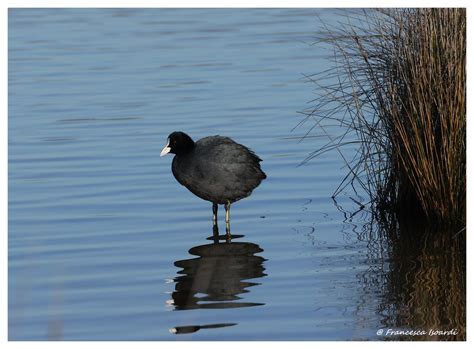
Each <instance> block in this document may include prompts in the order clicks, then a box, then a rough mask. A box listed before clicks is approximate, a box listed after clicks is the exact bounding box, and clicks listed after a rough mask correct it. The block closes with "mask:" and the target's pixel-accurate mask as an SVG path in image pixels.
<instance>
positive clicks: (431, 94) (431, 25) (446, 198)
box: [303, 8, 466, 229]
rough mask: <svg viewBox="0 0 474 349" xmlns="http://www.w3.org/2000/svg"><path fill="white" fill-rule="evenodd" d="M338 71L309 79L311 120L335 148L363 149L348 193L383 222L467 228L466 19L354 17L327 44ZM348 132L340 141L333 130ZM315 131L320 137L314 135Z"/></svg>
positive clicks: (440, 13)
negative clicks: (355, 192)
mask: <svg viewBox="0 0 474 349" xmlns="http://www.w3.org/2000/svg"><path fill="white" fill-rule="evenodd" d="M318 43H320V44H329V47H331V48H332V49H333V52H334V63H335V64H334V66H333V68H331V69H329V70H326V71H324V72H322V73H319V74H315V75H311V76H308V78H309V79H311V81H313V82H314V83H316V84H317V87H318V88H317V94H318V96H317V98H316V99H315V100H314V101H313V102H314V103H313V105H312V107H311V108H310V109H308V110H305V111H304V112H303V114H305V119H304V121H306V120H309V119H312V120H314V121H315V123H316V124H315V125H317V126H319V128H318V129H320V130H323V131H324V132H325V133H326V134H327V135H328V137H329V142H328V143H327V144H326V145H325V146H324V147H322V148H320V149H318V150H316V151H315V152H313V153H312V154H310V155H309V156H308V158H307V160H309V159H311V158H313V157H315V156H317V155H319V154H321V153H323V152H326V151H328V150H332V149H337V150H338V151H339V152H340V154H341V155H343V156H344V152H343V151H341V149H342V148H343V147H344V146H350V147H354V146H356V147H357V156H356V157H355V158H354V159H352V160H351V159H348V158H347V157H345V156H344V159H345V160H346V165H347V168H348V175H347V176H346V178H345V179H344V181H343V182H342V183H341V185H340V187H339V188H337V190H336V192H335V196H336V195H338V194H339V193H340V192H341V191H342V190H343V189H344V188H345V187H347V186H349V185H352V187H353V188H363V189H364V190H365V191H366V193H367V194H368V196H369V198H370V200H369V201H370V203H371V204H372V205H374V207H375V208H376V210H375V211H376V212H378V213H379V214H382V215H383V214H385V213H387V212H396V214H397V216H398V217H404V218H415V219H417V220H419V219H426V221H427V222H430V223H435V224H437V225H440V224H441V225H451V226H453V227H457V228H458V229H459V228H462V227H464V225H465V215H466V11H465V9H458V8H452V9H441V8H436V9H389V10H373V11H372V10H370V11H364V12H363V14H361V13H355V14H354V13H352V14H349V15H347V17H346V20H345V21H344V23H342V24H341V23H340V24H339V25H338V26H337V27H326V28H325V31H324V33H323V34H321V35H320V38H319V40H318ZM334 126H337V127H340V126H343V129H344V132H343V133H342V134H340V133H339V134H338V135H337V136H334V135H331V132H332V131H331V130H328V129H329V128H331V127H334ZM311 129H312V130H313V129H314V126H313V128H311Z"/></svg>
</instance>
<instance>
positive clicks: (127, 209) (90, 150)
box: [8, 9, 384, 340]
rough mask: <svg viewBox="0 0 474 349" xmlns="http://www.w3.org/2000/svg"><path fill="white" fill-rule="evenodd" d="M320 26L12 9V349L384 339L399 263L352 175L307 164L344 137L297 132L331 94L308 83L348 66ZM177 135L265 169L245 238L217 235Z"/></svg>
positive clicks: (251, 13) (333, 163)
mask: <svg viewBox="0 0 474 349" xmlns="http://www.w3.org/2000/svg"><path fill="white" fill-rule="evenodd" d="M316 14H319V15H320V16H322V17H323V18H325V19H326V20H327V21H329V22H331V21H335V20H336V19H337V12H336V11H334V10H317V9H226V10H214V9H180V10H176V9H10V11H9V57H8V62H9V125H8V127H9V130H8V131H9V239H8V241H9V246H8V251H9V260H8V262H9V265H8V267H9V285H8V292H9V308H8V311H9V313H8V318H9V339H10V340H263V339H265V340H322V339H326V340H336V339H338V340H350V339H375V338H377V336H376V334H375V332H376V330H377V329H378V328H381V327H384V325H383V324H381V319H382V315H381V314H380V312H378V311H377V310H378V307H379V301H380V299H381V294H380V292H378V291H377V287H371V285H370V284H369V283H370V282H369V281H367V278H366V275H367V273H369V274H370V272H371V271H372V270H373V269H374V268H378V266H379V262H380V261H379V259H377V258H374V256H373V250H371V249H370V246H369V247H368V246H367V242H365V241H364V239H360V236H359V235H358V234H357V229H358V225H357V224H358V223H354V222H350V221H349V220H347V219H346V218H347V217H345V216H344V214H343V213H341V212H340V211H339V210H338V207H337V206H336V205H335V204H334V202H333V201H332V200H331V195H332V194H333V192H334V190H335V189H336V188H337V186H338V185H339V183H340V181H341V180H342V179H343V177H344V175H345V170H344V169H343V166H344V163H343V162H342V160H341V158H340V157H339V155H338V154H337V153H326V154H324V155H322V156H320V157H319V158H317V159H315V160H313V161H311V162H309V163H307V164H306V165H304V166H298V165H299V164H300V163H301V162H302V161H303V160H304V159H305V157H306V156H307V155H308V154H309V153H310V152H311V151H313V150H315V149H317V148H318V147H320V146H322V145H323V144H325V143H326V142H327V138H325V137H323V136H321V137H310V138H307V139H305V140H304V141H302V142H300V141H299V140H298V137H301V136H302V135H303V134H305V132H306V131H307V130H308V128H305V127H303V128H297V129H296V130H294V131H292V129H293V127H294V126H296V124H297V123H298V122H299V121H300V120H301V117H300V116H299V114H298V113H297V111H298V110H302V109H304V108H306V107H307V106H308V104H307V102H308V101H310V100H311V99H312V98H314V95H313V89H314V88H315V86H314V85H312V84H310V83H308V81H307V80H306V79H305V78H304V76H303V74H311V73H314V72H316V71H320V70H322V69H325V68H326V67H327V66H329V64H330V61H329V60H328V58H327V57H328V55H329V54H330V52H328V51H325V50H324V49H323V48H322V47H320V46H318V45H311V43H313V42H314V37H315V33H316V32H317V31H318V30H319V29H320V24H321V23H320V20H319V19H318V17H317V16H316ZM175 130H182V131H185V132H187V133H188V134H189V135H191V136H192V137H193V138H194V139H199V138H201V137H204V136H208V135H214V134H220V135H226V136H229V137H232V138H233V139H235V140H236V141H237V142H239V143H243V144H245V145H247V146H249V147H250V148H252V149H253V150H254V151H255V152H256V153H257V154H258V155H259V156H260V157H261V158H262V159H263V160H264V161H263V163H262V167H263V170H264V171H265V172H266V174H267V176H268V178H267V179H266V180H265V181H264V182H263V183H262V184H261V185H260V187H259V188H257V189H256V190H255V191H254V192H253V194H252V196H251V197H249V198H247V199H245V200H242V201H239V202H237V203H236V204H234V205H233V206H232V216H231V223H232V232H233V234H235V235H243V237H240V238H238V239H234V240H233V242H232V243H231V244H225V243H220V244H214V243H213V241H211V240H207V239H206V238H207V237H209V236H211V235H212V221H211V218H212V212H211V204H210V203H208V202H206V201H203V200H201V199H199V198H197V197H195V196H194V195H192V194H191V193H190V192H188V191H187V190H186V189H185V188H184V187H182V186H180V185H179V184H178V183H177V182H176V180H175V179H174V177H173V175H172V173H171V161H172V157H171V156H167V157H163V158H160V157H159V153H160V151H161V149H162V147H163V146H164V144H165V142H166V138H167V136H168V134H169V133H171V132H172V131H175ZM342 200H343V201H344V200H346V202H345V204H346V205H349V206H351V205H352V206H356V205H355V204H354V203H352V202H351V200H349V199H348V198H346V199H344V196H343V198H342ZM219 221H220V228H221V230H225V229H224V228H225V227H224V224H223V221H224V217H223V209H221V210H220V212H219ZM190 250H191V251H190Z"/></svg>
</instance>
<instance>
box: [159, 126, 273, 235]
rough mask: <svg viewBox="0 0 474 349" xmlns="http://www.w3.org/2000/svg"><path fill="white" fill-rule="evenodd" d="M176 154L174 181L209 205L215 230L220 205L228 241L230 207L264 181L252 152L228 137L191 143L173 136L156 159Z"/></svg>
mask: <svg viewBox="0 0 474 349" xmlns="http://www.w3.org/2000/svg"><path fill="white" fill-rule="evenodd" d="M168 153H173V154H176V155H175V157H174V158H173V164H172V167H171V168H172V171H173V175H174V177H175V178H176V180H177V181H178V182H179V183H180V184H182V185H184V186H185V187H186V188H188V189H189V190H190V191H191V192H192V193H193V194H195V195H197V196H199V197H200V198H201V199H204V200H207V201H210V202H212V212H213V223H214V226H215V227H216V226H217V207H218V206H217V205H218V204H223V205H224V207H225V211H226V215H225V221H226V231H227V236H228V237H230V223H229V218H230V217H229V215H230V204H231V203H233V202H235V201H237V200H240V199H243V198H245V197H247V196H249V195H250V194H251V193H252V190H254V189H255V188H256V187H257V186H258V185H259V184H260V182H261V181H262V180H264V179H265V178H267V176H266V175H265V173H264V172H263V171H262V169H261V168H260V161H262V159H260V158H259V157H258V156H257V155H256V154H255V153H254V152H253V151H252V150H250V149H249V148H247V147H245V146H243V145H242V144H239V143H236V142H234V141H233V140H232V139H230V138H228V137H222V136H210V137H205V138H202V139H200V140H199V141H197V142H194V141H193V140H192V139H191V137H189V136H188V135H187V134H186V133H184V132H173V133H171V134H170V135H169V136H168V143H167V144H166V146H165V147H164V148H163V150H162V151H161V154H160V156H163V155H166V154H168Z"/></svg>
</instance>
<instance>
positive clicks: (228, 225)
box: [224, 201, 232, 240]
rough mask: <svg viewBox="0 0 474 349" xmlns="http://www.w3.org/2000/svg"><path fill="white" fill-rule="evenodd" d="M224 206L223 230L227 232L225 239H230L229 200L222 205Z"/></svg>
mask: <svg viewBox="0 0 474 349" xmlns="http://www.w3.org/2000/svg"><path fill="white" fill-rule="evenodd" d="M224 207H225V231H226V234H227V239H228V240H230V239H231V238H232V235H230V201H227V203H226V204H225V205H224Z"/></svg>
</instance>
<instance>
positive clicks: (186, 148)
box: [160, 132, 194, 156]
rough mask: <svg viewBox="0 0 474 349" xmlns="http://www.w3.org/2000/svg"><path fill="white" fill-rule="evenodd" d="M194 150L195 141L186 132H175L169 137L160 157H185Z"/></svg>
mask: <svg viewBox="0 0 474 349" xmlns="http://www.w3.org/2000/svg"><path fill="white" fill-rule="evenodd" d="M193 148H194V141H193V140H192V138H191V137H189V136H188V135H187V134H186V133H184V132H173V133H171V134H170V135H169V136H168V143H166V145H165V147H164V148H163V150H162V151H161V153H160V156H163V155H166V154H168V153H172V154H176V155H183V154H186V153H189V152H190V151H191V150H192V149H193Z"/></svg>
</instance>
